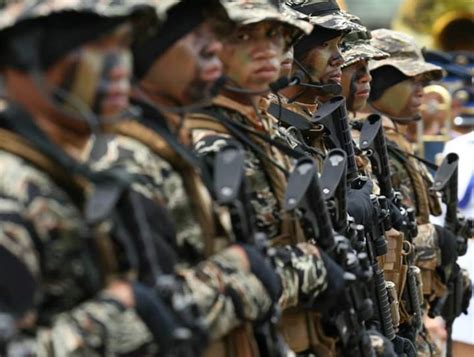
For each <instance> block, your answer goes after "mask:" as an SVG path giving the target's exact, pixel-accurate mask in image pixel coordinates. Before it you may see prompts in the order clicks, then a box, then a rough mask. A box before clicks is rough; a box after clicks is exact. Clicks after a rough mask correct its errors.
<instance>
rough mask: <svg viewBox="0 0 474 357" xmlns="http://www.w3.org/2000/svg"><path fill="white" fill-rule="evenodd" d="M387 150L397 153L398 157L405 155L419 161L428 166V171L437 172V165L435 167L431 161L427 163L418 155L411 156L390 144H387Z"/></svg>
mask: <svg viewBox="0 0 474 357" xmlns="http://www.w3.org/2000/svg"><path fill="white" fill-rule="evenodd" d="M387 148H388V149H389V150H391V151H392V152H397V153H398V154H400V155H402V156H403V155H407V156H410V157H412V158H414V159H416V160H418V161H420V162H421V163H423V164H425V165H426V166H428V167H429V168H430V169H432V170H435V171H436V170H438V167H439V166H438V165H436V164H435V163H433V162H431V161H428V160H426V159H424V158H422V157H420V156H418V155H415V154H412V153H409V152H408V151H405V150H402V149H401V148H399V147H398V146H397V145H396V144H393V143H391V142H387Z"/></svg>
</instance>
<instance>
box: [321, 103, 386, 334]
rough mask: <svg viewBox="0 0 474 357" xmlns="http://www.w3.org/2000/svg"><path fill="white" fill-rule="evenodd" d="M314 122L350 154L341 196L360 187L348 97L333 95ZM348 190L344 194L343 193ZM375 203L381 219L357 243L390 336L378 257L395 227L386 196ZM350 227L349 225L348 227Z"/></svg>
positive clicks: (379, 316)
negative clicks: (369, 270) (371, 275)
mask: <svg viewBox="0 0 474 357" xmlns="http://www.w3.org/2000/svg"><path fill="white" fill-rule="evenodd" d="M312 122H313V123H314V124H320V125H323V126H324V128H325V131H326V138H327V140H326V141H327V142H328V144H329V146H330V147H332V148H339V149H341V150H343V151H344V152H345V153H346V160H347V165H346V166H347V171H346V175H345V176H346V177H347V181H346V182H347V184H345V185H340V186H339V192H340V194H339V195H338V196H339V197H343V196H344V195H345V192H346V189H347V187H350V188H356V189H357V188H358V187H360V186H361V185H362V184H363V183H364V181H365V180H364V179H363V178H362V177H360V176H359V173H358V169H357V165H356V160H355V150H354V143H353V140H352V134H351V128H350V126H349V122H348V117H347V110H346V100H345V98H344V97H342V96H339V97H333V98H331V99H330V100H329V101H328V102H326V103H324V104H323V105H322V106H321V107H320V108H319V109H318V111H317V112H316V113H315V114H314V116H313V120H312ZM341 192H344V195H343V194H341ZM371 198H372V203H373V205H374V207H375V209H376V211H377V219H376V222H374V224H372V225H371V227H370V229H368V230H367V231H366V232H364V231H363V229H362V227H359V229H358V230H357V237H359V243H358V244H356V245H354V246H359V247H361V248H362V249H363V251H365V252H366V253H367V255H368V258H369V261H370V265H371V266H372V269H373V272H374V282H373V287H372V289H371V290H372V295H373V300H374V302H375V305H376V309H375V313H376V314H375V316H376V319H377V320H378V321H379V324H380V327H379V329H380V331H381V332H382V334H383V335H385V336H386V337H387V338H388V339H390V340H393V339H394V338H395V328H394V325H393V319H392V315H391V308H390V303H389V298H388V294H387V290H386V287H385V279H384V275H383V271H382V270H381V269H380V267H379V266H378V262H377V257H378V256H382V255H384V254H386V253H387V243H386V241H385V236H384V233H385V231H386V230H389V229H390V228H391V226H390V221H389V214H388V213H389V211H388V203H387V201H386V198H385V197H376V196H375V195H373V196H372V197H371ZM338 201H339V203H338V205H341V203H340V202H341V200H340V199H339V200H338ZM338 216H339V220H340V219H344V214H343V213H341V214H339V215H338ZM336 226H337V228H338V229H339V228H342V227H343V226H347V224H346V223H345V222H344V221H339V222H337V224H336ZM346 228H347V227H346Z"/></svg>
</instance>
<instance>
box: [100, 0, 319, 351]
mask: <svg viewBox="0 0 474 357" xmlns="http://www.w3.org/2000/svg"><path fill="white" fill-rule="evenodd" d="M160 4H161V6H160ZM167 4H168V5H167V6H163V5H166V4H163V3H158V5H159V6H158V7H157V9H158V11H159V14H160V15H163V17H164V18H165V20H164V22H163V23H162V24H161V25H160V28H159V29H158V31H157V32H152V33H151V34H150V36H149V37H148V38H146V39H142V40H137V41H136V42H135V43H134V46H133V55H134V58H135V65H134V73H135V76H136V78H137V83H136V85H135V86H134V87H133V89H132V103H133V105H134V106H135V108H139V109H140V113H141V115H140V116H139V117H138V118H136V120H133V121H132V120H129V121H123V122H120V123H116V124H113V125H109V126H108V127H107V131H108V134H107V135H101V136H100V137H98V138H97V140H96V142H95V145H94V148H93V150H92V152H91V158H92V160H94V162H95V164H94V166H95V168H96V169H97V170H103V169H106V168H111V167H112V168H124V169H125V170H126V171H127V172H128V173H129V174H132V175H133V176H134V178H135V180H134V182H133V184H132V187H131V190H132V192H133V195H135V196H139V200H140V201H141V202H142V203H141V205H142V207H143V209H144V214H145V216H146V217H144V218H145V220H146V221H147V222H146V225H147V227H148V229H149V230H150V232H149V233H152V235H151V237H152V238H153V242H152V245H156V246H157V249H156V254H155V255H156V258H157V259H156V264H155V265H157V266H159V268H158V269H154V270H153V269H150V264H148V265H147V266H146V267H145V269H143V270H142V271H141V273H140V277H141V279H143V280H144V281H147V283H148V284H149V285H152V286H153V284H155V282H156V276H157V275H158V276H159V275H160V273H161V274H162V273H166V274H167V275H172V276H174V277H175V279H174V280H175V285H177V286H176V287H175V288H174V290H175V291H177V293H176V296H179V299H178V301H177V302H178V303H180V302H182V301H183V300H184V301H191V305H193V306H194V308H193V310H194V314H193V316H192V320H194V321H198V322H200V324H197V326H189V327H191V328H193V327H197V329H195V330H193V332H195V333H196V334H199V335H198V336H199V337H200V338H203V339H204V341H201V342H202V343H203V344H205V343H204V342H206V341H205V340H206V339H207V338H208V339H209V340H210V344H209V346H208V347H207V350H206V351H205V355H209V356H217V355H218V356H225V355H232V356H234V355H236V356H253V355H259V350H258V349H257V348H256V341H255V340H254V337H253V334H252V328H251V327H252V326H251V324H250V323H249V322H254V321H257V320H262V319H263V320H265V318H266V315H268V313H269V310H270V308H271V307H272V304H273V303H274V302H275V301H276V300H277V299H278V297H279V296H280V293H281V287H280V285H281V283H280V281H279V280H280V278H279V277H278V276H277V275H276V274H275V272H274V271H273V270H272V269H270V267H269V266H268V264H267V263H266V261H265V260H264V257H263V256H262V254H261V253H259V252H258V251H257V250H256V248H255V247H252V246H251V245H248V244H247V245H245V244H235V243H236V242H233V240H232V235H231V234H230V232H229V231H228V229H227V228H228V227H227V226H228V225H226V224H225V222H224V223H222V224H221V221H220V217H221V216H222V215H221V212H220V211H216V210H215V208H216V204H215V203H214V202H213V198H212V197H211V193H212V192H209V190H210V189H212V182H211V181H210V177H211V176H210V175H209V174H207V172H206V168H205V167H203V166H202V163H201V162H200V161H199V159H198V158H197V157H195V156H194V154H193V153H192V152H191V151H190V150H189V148H188V145H189V142H190V138H189V135H188V132H187V130H186V128H185V127H183V125H182V118H181V115H182V114H183V113H184V112H185V111H186V110H189V109H190V108H196V107H198V106H199V105H200V104H201V105H202V103H203V102H204V103H205V101H206V100H207V99H208V98H209V97H210V96H211V95H212V93H213V84H214V82H215V81H216V80H217V79H218V78H219V77H220V75H221V74H222V65H221V62H220V60H219V59H218V57H217V54H218V53H219V52H220V50H221V47H222V45H221V43H220V41H219V40H218V38H217V36H216V35H217V34H220V35H224V33H225V31H226V27H230V28H231V24H230V23H229V20H228V19H226V18H223V15H225V14H223V10H224V9H223V8H222V7H221V6H220V5H219V2H218V1H210V2H208V3H206V4H205V5H206V6H203V4H199V3H196V2H195V1H191V0H190V1H187V0H186V1H182V2H179V3H177V4H176V3H172V2H171V3H167ZM222 25H224V26H222ZM222 31H224V32H222ZM150 49H153V50H152V51H150ZM157 216H160V217H161V218H162V219H161V220H158V219H157V218H156V217H157ZM128 220H129V221H131V220H133V218H132V217H128ZM139 223H140V222H137V224H135V227H134V228H133V227H132V229H133V230H134V231H135V233H136V234H135V237H138V236H139V235H140V232H139V230H140V229H138V228H140V227H139V226H140V224H139ZM142 223H143V222H142ZM304 259H306V260H307V259H308V258H307V257H304V258H301V259H300V260H301V261H303V260H304ZM300 260H298V258H295V261H298V262H300ZM320 268H321V273H320V274H324V273H325V270H324V267H322V266H321V267H320ZM318 273H319V271H318ZM282 277H283V278H285V276H282ZM318 278H319V276H318ZM294 280H296V281H297V278H295V279H294ZM316 283H317V284H320V281H317V282H316ZM285 291H288V288H287V286H285V285H284V286H283V292H284V294H286V293H285ZM169 300H171V301H172V302H173V301H175V300H177V299H176V298H171V299H169ZM175 310H179V306H178V307H177V308H176V309H175ZM195 310H197V313H196V311H195ZM176 312H177V314H178V315H179V317H180V318H181V319H182V320H188V322H189V317H186V316H184V315H185V314H181V313H180V311H176ZM184 312H189V309H187V310H186V311H184ZM203 333H204V334H203Z"/></svg>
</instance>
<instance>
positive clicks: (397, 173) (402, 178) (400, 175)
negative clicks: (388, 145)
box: [389, 154, 416, 207]
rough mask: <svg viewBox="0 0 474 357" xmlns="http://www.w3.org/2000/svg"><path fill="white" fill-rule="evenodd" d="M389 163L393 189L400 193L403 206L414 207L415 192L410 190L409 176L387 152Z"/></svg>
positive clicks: (399, 163) (401, 165) (400, 164)
mask: <svg viewBox="0 0 474 357" xmlns="http://www.w3.org/2000/svg"><path fill="white" fill-rule="evenodd" d="M389 163H390V173H391V175H392V176H391V177H392V185H393V189H394V190H396V191H399V192H400V193H401V195H402V203H403V205H404V206H405V207H416V206H415V194H414V192H413V191H412V188H411V187H412V184H411V181H410V176H409V175H408V173H407V172H406V171H405V167H404V166H403V164H402V163H401V162H400V161H399V160H398V159H397V158H396V157H394V156H393V155H391V154H389Z"/></svg>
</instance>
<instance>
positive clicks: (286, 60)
mask: <svg viewBox="0 0 474 357" xmlns="http://www.w3.org/2000/svg"><path fill="white" fill-rule="evenodd" d="M293 58H294V57H293V47H291V48H290V49H289V50H288V51H286V52H285V53H284V54H283V59H282V61H281V68H280V77H290V75H291V68H292V67H293Z"/></svg>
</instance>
